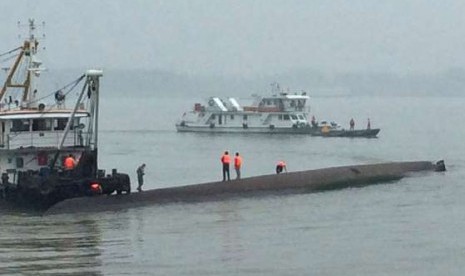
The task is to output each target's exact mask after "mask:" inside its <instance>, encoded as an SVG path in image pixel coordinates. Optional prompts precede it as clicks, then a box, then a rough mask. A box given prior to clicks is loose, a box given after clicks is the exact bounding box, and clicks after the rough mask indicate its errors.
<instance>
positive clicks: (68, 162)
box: [64, 154, 76, 171]
mask: <svg viewBox="0 0 465 276" xmlns="http://www.w3.org/2000/svg"><path fill="white" fill-rule="evenodd" d="M64 167H65V170H66V171H70V170H72V169H74V167H76V159H74V156H73V155H72V154H69V155H68V157H66V158H65V162H64Z"/></svg>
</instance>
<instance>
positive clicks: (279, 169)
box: [276, 160, 287, 174]
mask: <svg viewBox="0 0 465 276" xmlns="http://www.w3.org/2000/svg"><path fill="white" fill-rule="evenodd" d="M283 170H284V171H285V172H287V168H286V163H285V162H284V161H282V160H281V161H279V162H278V165H276V173H277V174H280V173H282V172H283Z"/></svg>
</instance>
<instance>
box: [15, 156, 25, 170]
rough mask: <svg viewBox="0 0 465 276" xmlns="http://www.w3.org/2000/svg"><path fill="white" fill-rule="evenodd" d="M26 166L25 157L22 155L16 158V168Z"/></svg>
mask: <svg viewBox="0 0 465 276" xmlns="http://www.w3.org/2000/svg"><path fill="white" fill-rule="evenodd" d="M22 167H24V159H23V158H22V157H17V158H16V168H22Z"/></svg>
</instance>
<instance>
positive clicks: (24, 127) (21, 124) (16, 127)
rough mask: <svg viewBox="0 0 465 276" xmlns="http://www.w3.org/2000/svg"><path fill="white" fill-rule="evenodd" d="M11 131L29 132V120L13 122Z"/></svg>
mask: <svg viewBox="0 0 465 276" xmlns="http://www.w3.org/2000/svg"><path fill="white" fill-rule="evenodd" d="M12 122H13V123H12V126H11V131H13V132H16V131H29V125H30V122H29V120H13V121H12Z"/></svg>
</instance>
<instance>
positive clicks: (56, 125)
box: [53, 118, 68, 130]
mask: <svg viewBox="0 0 465 276" xmlns="http://www.w3.org/2000/svg"><path fill="white" fill-rule="evenodd" d="M67 123H68V118H57V119H55V120H53V129H54V130H64V129H65V128H66V124H67Z"/></svg>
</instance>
